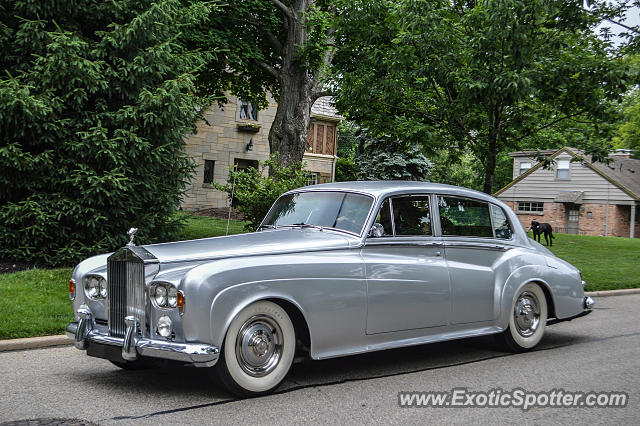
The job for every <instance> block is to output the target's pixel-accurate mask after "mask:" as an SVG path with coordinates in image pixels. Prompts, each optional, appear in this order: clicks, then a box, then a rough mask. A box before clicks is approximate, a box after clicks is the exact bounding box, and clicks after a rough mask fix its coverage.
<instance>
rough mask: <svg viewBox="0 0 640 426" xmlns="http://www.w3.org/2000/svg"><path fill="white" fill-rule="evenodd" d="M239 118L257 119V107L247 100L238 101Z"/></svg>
mask: <svg viewBox="0 0 640 426" xmlns="http://www.w3.org/2000/svg"><path fill="white" fill-rule="evenodd" d="M240 118H241V119H243V120H255V121H257V120H258V107H257V105H255V104H252V103H251V102H249V101H242V100H241V101H240Z"/></svg>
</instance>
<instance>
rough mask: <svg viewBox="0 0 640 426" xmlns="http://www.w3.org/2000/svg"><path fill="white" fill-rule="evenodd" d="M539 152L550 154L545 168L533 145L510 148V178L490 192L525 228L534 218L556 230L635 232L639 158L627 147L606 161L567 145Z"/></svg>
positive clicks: (638, 226) (638, 232) (639, 233)
mask: <svg viewBox="0 0 640 426" xmlns="http://www.w3.org/2000/svg"><path fill="white" fill-rule="evenodd" d="M541 153H542V154H546V155H550V156H551V158H552V159H553V160H555V161H554V164H553V165H552V166H551V167H550V168H547V169H545V168H544V167H543V165H542V164H541V163H536V161H535V159H534V156H535V154H536V152H535V151H521V152H512V153H510V154H509V155H510V156H511V157H513V181H512V182H511V183H509V184H508V185H507V186H505V187H504V188H502V189H500V190H499V191H498V192H496V193H495V194H494V195H495V196H496V197H498V198H499V199H500V200H502V201H504V202H505V203H507V204H508V205H509V206H510V207H511V208H512V209H513V210H514V211H515V212H516V213H517V215H518V218H519V219H520V222H521V223H522V225H523V226H524V227H525V229H528V228H529V227H530V225H531V221H532V220H536V221H538V222H541V223H542V222H547V223H549V224H551V226H552V227H553V230H554V232H558V233H568V234H581V235H602V236H615V237H630V238H639V237H640V221H639V216H640V214H638V213H639V212H638V208H637V207H638V205H640V160H638V159H634V158H631V151H629V150H618V151H616V152H614V153H612V154H611V160H612V161H611V163H609V164H603V163H590V162H589V161H587V160H586V158H584V157H583V156H582V153H581V152H580V151H578V150H575V149H573V148H568V147H564V148H562V149H559V150H557V151H542V152H541Z"/></svg>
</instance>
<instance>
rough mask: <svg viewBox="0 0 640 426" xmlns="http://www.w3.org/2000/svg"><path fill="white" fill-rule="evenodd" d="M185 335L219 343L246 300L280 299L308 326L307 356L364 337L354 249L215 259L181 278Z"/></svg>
mask: <svg viewBox="0 0 640 426" xmlns="http://www.w3.org/2000/svg"><path fill="white" fill-rule="evenodd" d="M182 288H183V289H184V293H185V313H184V317H183V327H184V332H185V337H186V338H187V339H188V341H189V340H193V341H203V342H207V343H211V344H212V345H216V346H218V347H221V346H222V343H223V341H224V336H225V333H226V330H227V328H228V326H229V324H230V323H231V321H232V320H233V318H234V317H235V316H236V315H237V314H238V312H240V310H241V309H243V308H244V307H246V306H247V305H249V304H251V303H253V302H255V301H258V300H264V299H280V300H284V301H287V302H289V303H291V304H292V305H293V306H295V307H296V308H298V310H299V311H300V313H301V314H302V316H303V318H304V319H305V321H306V323H307V326H308V328H309V334H310V337H311V355H312V356H314V354H315V353H316V351H326V350H330V349H333V348H337V347H338V346H340V345H344V344H345V342H353V340H354V336H362V338H364V329H365V321H366V281H365V279H364V267H363V264H362V261H361V258H360V256H359V254H358V253H357V252H354V251H349V250H338V251H330V252H314V253H300V254H295V255H291V254H288V255H273V256H253V257H244V258H234V259H221V260H216V261H213V262H210V263H207V264H204V265H201V266H198V267H196V268H194V269H193V270H191V271H190V272H189V273H188V274H187V275H186V276H185V277H184V279H183V281H182Z"/></svg>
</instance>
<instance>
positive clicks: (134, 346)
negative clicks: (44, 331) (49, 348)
mask: <svg viewBox="0 0 640 426" xmlns="http://www.w3.org/2000/svg"><path fill="white" fill-rule="evenodd" d="M78 316H79V317H80V321H78V322H71V323H69V324H68V325H67V327H66V330H65V331H66V334H67V337H69V338H71V339H73V340H74V341H75V346H76V348H78V349H83V350H86V349H87V348H88V346H89V345H91V344H92V343H93V344H98V345H108V346H114V347H120V348H122V359H123V361H134V360H136V359H138V357H141V356H142V357H152V358H161V359H167V360H172V361H179V362H184V363H189V364H193V365H195V366H196V367H211V366H213V365H214V364H215V363H216V361H218V356H219V354H220V350H219V349H218V348H217V347H215V346H211V345H207V344H205V343H176V342H169V341H163V340H154V339H149V338H146V337H140V336H138V324H139V322H138V319H137V318H135V317H127V318H125V322H126V324H127V331H126V334H125V337H124V338H121V337H113V336H109V335H108V333H105V332H101V331H99V330H97V329H94V328H93V326H92V324H93V323H92V320H91V311H89V310H88V309H83V308H81V309H78Z"/></svg>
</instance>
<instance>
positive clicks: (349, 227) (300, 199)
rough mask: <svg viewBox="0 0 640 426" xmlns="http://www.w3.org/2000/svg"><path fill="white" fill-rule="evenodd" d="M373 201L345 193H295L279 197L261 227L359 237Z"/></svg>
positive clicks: (365, 197)
mask: <svg viewBox="0 0 640 426" xmlns="http://www.w3.org/2000/svg"><path fill="white" fill-rule="evenodd" d="M372 203H373V198H372V197H369V196H367V195H362V194H352V193H346V192H320V191H310V192H298V193H295V194H288V195H284V196H282V197H280V198H279V199H278V201H276V204H275V205H274V206H273V208H272V209H271V211H270V212H269V214H268V215H267V217H266V218H265V220H264V222H263V224H262V226H276V227H277V226H296V225H299V226H303V225H307V226H308V225H311V226H322V227H327V228H337V229H342V230H344V231H348V232H353V233H355V234H358V235H359V234H360V233H361V232H362V227H363V226H364V223H365V221H366V220H367V215H368V214H369V210H370V209H371V204H372Z"/></svg>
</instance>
